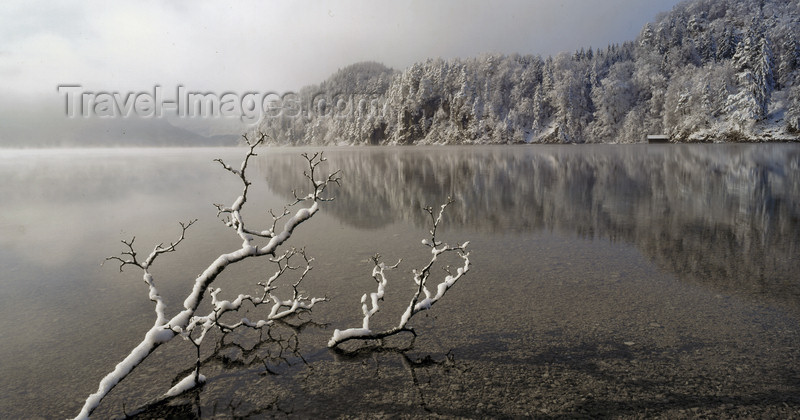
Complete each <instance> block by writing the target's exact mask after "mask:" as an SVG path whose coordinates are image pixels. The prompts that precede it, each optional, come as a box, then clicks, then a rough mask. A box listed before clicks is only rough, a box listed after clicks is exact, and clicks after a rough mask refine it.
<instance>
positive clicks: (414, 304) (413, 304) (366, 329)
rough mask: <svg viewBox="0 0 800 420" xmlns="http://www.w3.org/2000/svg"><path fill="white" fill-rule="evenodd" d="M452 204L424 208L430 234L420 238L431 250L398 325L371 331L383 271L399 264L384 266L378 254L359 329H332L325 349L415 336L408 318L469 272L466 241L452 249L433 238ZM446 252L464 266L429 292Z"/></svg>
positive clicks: (381, 294) (381, 290) (415, 274)
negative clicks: (434, 271) (430, 281)
mask: <svg viewBox="0 0 800 420" xmlns="http://www.w3.org/2000/svg"><path fill="white" fill-rule="evenodd" d="M452 203H453V201H452V200H450V199H448V201H447V203H445V204H443V205H442V206H441V207H440V209H439V212H438V214H437V213H436V212H435V211H434V209H433V208H432V207H426V208H424V210H425V211H426V212H427V213H428V214H429V215H430V218H431V229H430V231H429V233H430V239H428V238H425V239H423V240H422V244H423V245H424V246H426V247H429V248H430V250H431V251H430V252H431V259H430V261H428V263H427V264H426V265H425V266H424V267H423V268H422V269H420V270H416V269H414V270H412V274H413V279H414V283H415V284H416V285H417V288H416V290H415V292H414V294H413V296H412V297H411V301H410V302H409V304H408V306H407V307H406V310H405V312H403V314H402V315H401V316H400V321H399V322H398V324H397V325H396V326H394V327H392V328H390V329H387V330H384V331H373V330H372V329H370V326H369V321H370V318H371V317H372V316H373V315H375V313H377V312H378V311H379V310H380V306H379V303H380V302H381V301H382V300H383V297H384V294H385V291H386V284H387V279H386V276H385V271H386V269H394V268H397V266H398V265H399V264H400V262H399V261H398V262H397V264H395V265H392V266H387V265H386V264H384V263H382V262H380V260H379V255H375V257H373V261H374V262H375V267H374V268H373V269H372V277H373V278H375V281H376V282H377V283H378V290H377V291H376V292H373V293H370V294H369V295H367V294H364V295H363V296H362V297H361V310H362V313H363V314H364V318H363V322H362V326H361V327H360V328H348V329H346V330H339V329H337V330H335V331H334V332H333V336H332V337H331V338H330V340H329V341H328V347H330V348H336V347H337V346H339V345H340V344H342V343H344V342H346V341H350V340H377V339H382V338H385V337H389V336H391V335H395V334H398V333H400V332H404V331H405V332H410V333H412V334H414V335H415V336H416V332H415V331H414V330H413V329H412V328H410V327H409V326H408V322H409V321H410V320H411V318H412V317H413V316H414V315H416V314H417V313H419V312H422V311H425V310H428V309H430V308H431V307H432V306H433V305H434V304H435V303H436V302H438V301H439V300H440V299H441V298H442V297H444V295H445V293H447V291H448V290H450V288H451V287H453V285H455V283H456V282H457V281H458V280H459V279H460V278H461V277H463V276H464V275H465V274H466V273H467V271H469V267H470V262H469V252H467V246H468V245H469V242H464V243H463V244H460V245H456V246H451V245H448V244H446V243H444V242H441V241H439V240H438V239H437V238H436V230H437V228H438V227H439V224H440V223H441V222H442V216H443V214H444V212H445V210H446V209H447V207H448V206H449V205H450V204H452ZM446 253H456V254H458V256H459V257H460V258H461V259H462V260H463V266H460V267H458V268H457V269H456V271H455V273H453V272H450V271H449V270H447V269H446V271H447V275H446V276H445V278H444V280H443V281H442V282H441V283H439V284H438V285H437V286H436V289H435V292H432V291H431V290H430V289H428V279H429V277H430V275H431V269H432V268H433V267H434V265H435V264H436V262H437V260H438V259H439V257H440V256H441V255H443V254H446ZM423 295H424V297H423Z"/></svg>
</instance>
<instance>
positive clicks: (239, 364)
mask: <svg viewBox="0 0 800 420" xmlns="http://www.w3.org/2000/svg"><path fill="white" fill-rule="evenodd" d="M308 327H315V328H320V327H322V326H321V325H319V324H316V323H314V322H312V321H303V322H301V323H299V324H297V325H295V324H290V323H288V322H283V321H281V322H276V324H275V325H274V326H273V327H272V328H269V329H266V330H260V332H259V335H257V336H255V337H254V336H253V335H252V331H247V332H244V333H242V332H230V333H218V334H219V339H218V340H217V341H216V343H215V345H214V349H213V351H212V352H211V353H210V354H208V355H206V356H205V357H203V358H202V360H200V361H199V364H198V365H199V368H200V370H201V371H203V372H209V371H214V372H215V374H214V376H215V379H214V381H215V382H219V380H220V378H222V377H226V376H227V377H230V378H232V379H234V380H236V377H237V375H241V372H242V371H252V372H257V373H258V375H259V376H277V375H281V374H283V373H285V371H288V370H289V369H290V368H291V367H292V366H294V365H298V364H304V365H305V364H307V363H306V360H305V359H304V358H303V355H302V354H301V353H300V341H299V338H298V336H299V335H300V334H302V332H303V330H304V329H306V328H308ZM215 333H217V332H215ZM194 370H195V367H194V366H192V367H191V368H188V369H186V370H184V371H182V372H180V373H179V374H178V375H177V376H176V377H175V379H174V380H173V382H174V383H177V382H178V381H180V380H181V379H183V378H185V377H186V376H187V375H189V374H191V373H192V372H194ZM223 388H224V387H223ZM203 391H204V388H203V387H198V388H196V389H193V390H190V391H189V392H186V393H182V394H180V395H177V396H175V397H170V398H163V399H162V398H160V399H158V400H156V401H154V402H152V403H149V404H146V405H144V406H142V407H140V408H138V409H136V410H133V411H129V412H127V413H126V418H204V417H208V416H209V415H210V416H212V417H213V416H215V415H219V414H222V413H229V414H230V416H231V417H239V418H247V417H250V416H255V415H258V414H262V413H265V412H270V413H276V414H283V415H287V414H290V412H287V411H285V410H286V408H285V407H283V405H285V401H281V399H282V397H285V395H282V394H276V395H269V398H259V399H257V403H256V404H253V401H246V402H245V401H244V400H237V398H236V395H227V396H225V397H220V396H219V395H216V394H217V393H219V389H217V390H213V391H210V392H208V394H209V395H206V393H204V392H203ZM220 398H222V399H223V400H226V401H224V402H226V403H227V404H222V405H220V404H219V401H218V400H219V399H220ZM209 402H214V405H213V407H212V410H211V411H213V412H211V413H209V410H208V409H207V406H208V404H209ZM282 403H284V404H283V405H282ZM204 407H206V408H204ZM246 410H250V412H246Z"/></svg>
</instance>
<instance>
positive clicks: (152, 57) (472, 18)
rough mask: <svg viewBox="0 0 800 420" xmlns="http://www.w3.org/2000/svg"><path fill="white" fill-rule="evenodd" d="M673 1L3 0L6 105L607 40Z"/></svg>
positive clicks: (275, 87) (295, 78)
mask: <svg viewBox="0 0 800 420" xmlns="http://www.w3.org/2000/svg"><path fill="white" fill-rule="evenodd" d="M677 2H678V0H560V1H553V0H530V1H527V0H505V1H500V2H495V1H488V0H480V1H479V0H439V1H435V2H430V1H423V0H404V1H387V0H375V1H368V0H342V1H303V2H260V1H255V0H250V1H237V2H235V3H231V2H212V1H201V2H157V1H142V2H132V1H131V2H102V1H98V0H90V1H78V0H68V1H65V2H57V3H56V4H52V3H51V2H49V1H47V0H6V1H5V2H4V5H3V9H4V10H3V13H2V14H0V76H2V77H0V91H3V92H4V95H3V97H2V98H0V106H6V107H7V106H8V105H7V104H14V103H17V104H19V103H23V102H25V103H28V102H31V101H35V100H37V99H40V100H43V101H49V103H50V105H52V104H53V103H60V102H61V101H62V99H63V98H61V97H60V96H59V94H58V92H57V89H56V87H57V86H58V85H59V84H80V85H82V86H84V87H85V88H86V89H90V90H105V91H119V92H127V91H142V90H150V89H152V87H153V86H154V85H155V84H159V85H161V86H163V87H165V88H167V89H170V88H174V87H175V86H177V85H183V86H185V87H186V88H188V89H190V90H196V91H197V90H207V91H217V92H220V91H234V92H240V93H241V92H247V91H257V92H262V93H264V92H268V91H275V92H286V91H290V90H296V89H299V88H300V87H302V86H303V85H306V84H310V83H318V82H320V81H322V80H324V79H325V78H327V77H328V76H329V75H330V74H332V73H333V72H335V71H336V70H337V69H339V68H341V67H344V66H346V65H348V64H351V63H353V62H357V61H365V60H373V61H380V62H383V63H385V64H387V65H389V66H391V67H394V68H398V69H402V68H405V67H407V66H409V65H411V64H413V63H414V62H416V61H424V60H425V59H426V58H429V57H443V58H452V57H468V56H474V55H478V54H481V53H484V52H493V53H506V54H508V53H514V52H518V53H521V54H528V53H531V54H543V55H549V54H556V53H557V52H559V51H562V50H574V49H577V48H580V47H582V46H594V47H604V46H605V45H607V44H608V43H612V42H622V41H624V40H629V39H633V38H634V37H635V36H636V35H637V34H638V32H639V29H640V28H641V27H642V25H643V24H644V23H645V22H647V21H650V20H652V19H653V17H654V16H655V15H656V13H658V12H660V11H664V10H666V9H668V8H671V7H672V5H674V4H675V3H677ZM32 112H33V111H32ZM5 117H6V118H7V117H8V116H7V115H6V116H5ZM2 118H3V116H2V115H0V119H2ZM0 130H2V128H0ZM0 134H2V133H0Z"/></svg>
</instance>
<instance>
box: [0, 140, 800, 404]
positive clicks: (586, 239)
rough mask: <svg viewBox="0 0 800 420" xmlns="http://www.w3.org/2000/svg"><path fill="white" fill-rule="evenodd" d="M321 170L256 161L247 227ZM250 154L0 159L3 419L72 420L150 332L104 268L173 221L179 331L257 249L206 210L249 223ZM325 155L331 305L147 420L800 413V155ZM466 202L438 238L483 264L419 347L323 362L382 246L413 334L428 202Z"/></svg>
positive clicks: (169, 292) (254, 266)
mask: <svg viewBox="0 0 800 420" xmlns="http://www.w3.org/2000/svg"><path fill="white" fill-rule="evenodd" d="M302 151H303V150H299V149H264V150H262V151H260V152H259V155H260V156H259V157H258V158H256V160H255V161H254V162H253V165H252V166H251V168H250V174H251V177H252V180H253V181H254V186H253V191H252V193H251V197H250V198H251V199H250V200H249V201H248V204H247V206H248V207H247V211H246V213H245V216H246V217H248V220H250V221H252V222H251V223H254V224H255V223H262V224H263V223H266V222H267V221H268V220H269V216H268V213H266V210H267V209H269V208H274V209H276V210H280V209H281V208H282V205H283V203H285V202H287V201H290V199H291V197H292V193H291V191H292V189H293V188H298V187H300V188H302V187H303V186H304V185H303V174H302V171H303V161H302V158H300V157H299V154H300V153H301V152H302ZM243 154H244V150H243V149H141V150H139V149H129V150H124V149H119V150H117V149H109V150H23V151H9V150H7V151H0V179H2V183H0V337H2V341H1V342H0V417H2V418H65V417H68V416H74V415H75V414H77V412H78V411H79V409H80V406H81V405H82V402H83V400H84V399H85V398H86V396H87V395H88V394H90V393H91V392H94V391H95V390H96V388H97V384H98V381H99V380H100V379H101V378H102V377H103V376H104V375H105V374H106V373H108V372H109V371H110V370H112V369H113V367H114V365H115V364H116V363H117V362H119V361H120V360H122V358H123V357H124V356H125V355H126V354H127V353H128V352H129V351H130V349H131V348H133V347H134V346H135V345H136V344H137V343H138V342H139V341H140V340H141V338H142V335H143V333H144V332H145V331H146V330H147V329H148V328H149V326H150V325H152V322H153V321H154V312H153V306H152V303H151V302H150V301H149V300H148V298H147V291H146V287H145V285H144V284H143V283H142V281H141V275H140V273H139V272H136V271H135V270H130V269H126V270H125V272H123V273H119V270H118V266H117V265H115V264H111V263H106V264H103V265H101V263H102V262H103V260H104V258H105V257H107V256H110V255H115V254H118V253H119V252H120V251H122V250H123V245H122V244H121V243H120V240H129V239H130V238H131V237H134V236H135V237H136V240H135V244H136V245H137V250H138V251H139V252H140V253H141V254H146V253H147V252H149V250H150V249H152V247H153V246H154V245H156V244H158V243H161V242H165V243H169V242H170V241H172V240H174V239H175V238H176V237H177V235H178V234H179V232H180V231H179V227H178V222H179V221H186V220H190V219H194V218H197V219H199V221H198V222H197V224H196V225H194V226H193V227H192V228H191V229H190V230H189V231H188V233H187V239H186V241H185V242H184V243H182V244H181V247H180V248H179V249H178V251H177V252H175V253H172V254H168V255H164V256H162V257H160V259H159V261H158V262H157V263H156V266H155V267H154V268H153V273H154V275H155V278H156V281H157V283H158V285H159V290H160V291H161V292H162V294H163V295H164V297H165V299H166V300H167V302H168V304H169V305H170V306H169V309H168V311H169V312H170V313H175V311H177V309H176V308H177V307H178V306H180V304H181V302H182V300H183V297H184V296H186V294H187V292H188V290H189V289H190V288H191V285H192V283H193V280H194V278H195V276H196V275H197V274H199V273H200V272H201V271H202V270H203V269H204V268H205V267H206V266H207V265H208V264H209V263H210V262H211V261H213V259H214V258H215V257H216V256H217V255H219V254H220V253H222V252H227V251H229V250H233V249H236V248H237V247H238V246H239V240H238V239H237V237H236V236H235V234H234V233H233V232H232V231H230V230H229V229H228V228H226V227H225V226H224V225H223V224H222V223H221V222H220V221H219V220H218V219H217V217H216V209H215V208H214V207H213V206H212V203H231V201H232V200H233V199H234V198H235V197H236V195H238V193H239V191H240V190H241V186H240V185H239V184H238V183H237V179H236V178H235V177H233V176H232V175H231V174H229V173H227V172H225V171H224V170H222V168H221V167H220V166H219V165H218V164H216V163H214V162H212V159H213V158H217V157H221V158H223V159H224V160H225V161H226V162H228V163H231V164H233V163H237V162H238V160H239V159H240V158H241V157H242V156H243ZM325 154H326V156H327V157H328V159H329V161H328V165H329V167H331V168H335V169H340V170H341V171H342V185H341V187H339V188H336V189H334V190H333V191H332V192H333V195H334V196H335V197H336V199H335V200H334V201H332V202H329V203H324V204H323V208H322V211H321V212H320V213H319V214H318V215H316V216H314V218H313V219H311V220H310V221H308V222H307V223H306V224H304V225H302V226H301V227H300V228H299V229H298V231H297V232H296V235H295V236H293V238H292V240H291V245H292V246H297V247H302V246H305V248H306V250H307V252H308V254H309V255H310V256H312V257H314V258H315V262H314V266H315V267H314V270H313V271H312V272H311V274H310V276H309V278H307V279H306V281H305V282H304V290H305V291H307V292H308V293H309V294H311V295H313V296H327V297H328V298H330V301H329V302H325V303H322V304H320V305H319V306H318V307H316V308H315V309H314V311H313V313H312V314H311V315H310V316H309V315H304V316H302V317H301V319H300V320H298V321H296V322H294V324H295V325H297V324H301V321H302V322H303V323H302V324H301V327H296V328H293V327H291V326H287V325H277V326H276V327H275V328H274V329H273V330H272V335H271V337H269V338H268V337H265V336H261V337H259V335H258V333H252V332H248V333H243V334H236V335H233V336H229V337H225V338H219V339H214V340H211V339H209V340H207V343H206V344H205V345H204V347H203V358H204V360H205V362H204V367H203V372H204V373H205V374H206V375H207V376H208V377H209V383H208V384H207V385H206V386H205V387H204V388H203V389H202V390H201V391H199V392H194V393H191V395H189V396H186V397H182V398H178V399H176V400H174V401H172V402H171V405H170V406H169V407H164V406H161V407H155V408H151V411H149V413H150V414H151V415H153V416H165V415H167V414H169V413H172V415H176V416H185V415H187V413H198V412H199V413H200V415H201V416H202V417H213V416H215V415H219V416H222V417H225V416H230V417H233V416H247V415H254V416H270V415H275V416H280V417H283V416H297V417H313V416H324V417H335V416H338V415H343V414H357V415H363V416H378V415H381V414H392V413H404V414H407V415H410V416H430V415H442V416H495V417H507V416H531V415H538V416H545V417H547V416H559V415H567V414H575V413H578V414H580V413H583V414H588V415H592V416H598V415H631V416H637V415H666V416H682V415H688V414H692V413H694V414H697V413H698V412H699V413H711V414H717V415H719V414H727V415H731V414H733V415H747V413H751V414H752V413H756V414H759V413H760V414H765V415H769V416H772V415H776V416H783V415H785V414H794V415H797V414H798V413H799V412H800V397H798V396H800V323H798V317H800V266H799V265H798V257H799V256H800V168H799V167H800V147H799V146H797V145H791V144H775V145H683V146H678V145H631V146H611V145H605V146H601V145H598V146H580V147H576V146H537V147H517V146H509V147H466V148H461V147H441V148H439V147H431V148H425V147H421V148H341V149H326V150H325ZM448 196H451V197H453V198H454V199H455V200H456V203H455V204H454V205H453V206H452V207H451V208H450V209H449V210H448V213H447V214H446V216H445V221H444V225H443V226H442V230H441V232H440V237H441V239H443V240H445V241H449V242H451V243H455V242H462V241H466V240H469V241H470V246H469V247H470V250H471V258H470V259H471V260H472V263H473V267H472V270H471V271H470V272H469V274H468V275H467V276H466V277H465V278H463V279H462V280H461V281H459V283H458V284H457V285H456V287H454V288H453V289H452V290H451V291H450V292H449V293H448V295H447V296H446V297H445V299H444V300H443V301H442V302H440V303H439V304H438V305H436V306H435V307H434V308H433V309H432V310H431V311H429V312H428V313H422V314H420V315H418V317H415V318H414V319H413V321H412V324H413V325H414V326H415V328H416V329H417V331H418V332H419V337H418V338H417V339H416V341H415V342H414V343H413V344H414V346H413V348H412V349H411V350H408V351H404V352H400V351H373V352H360V353H357V354H355V355H342V354H339V353H335V352H332V351H329V350H327V349H326V348H325V343H326V341H327V339H328V338H329V337H330V335H331V333H332V331H333V329H335V328H340V329H341V328H347V327H355V326H359V325H360V315H361V309H360V304H359V300H360V297H361V294H362V293H365V292H370V291H374V287H375V283H374V280H373V279H372V278H371V276H370V273H371V262H370V261H369V257H370V256H372V255H373V254H375V253H376V252H378V253H380V254H381V255H382V256H384V258H385V260H386V261H387V262H388V261H391V262H394V261H396V260H397V259H399V258H402V259H403V261H402V263H401V265H400V267H399V268H398V269H397V270H395V271H393V272H391V273H390V276H389V281H390V283H389V286H388V289H387V296H386V303H385V305H384V306H383V307H382V309H381V312H380V313H379V314H378V315H376V316H375V318H374V320H373V325H374V326H376V327H377V326H381V325H383V326H388V325H391V324H393V323H395V322H396V320H397V319H398V318H399V314H400V313H401V311H402V307H403V305H405V304H406V303H407V302H408V299H409V298H410V291H411V290H412V288H413V283H412V280H411V274H410V270H411V269H412V268H414V267H420V266H421V265H422V264H424V263H425V261H426V248H425V247H423V246H422V245H420V240H421V239H422V238H424V237H425V236H426V233H425V232H426V229H427V226H426V223H427V219H426V217H425V213H423V212H422V211H421V210H420V207H421V206H422V205H437V204H439V203H442V202H443V201H444V200H446V198H447V197H448ZM272 271H273V267H272V265H271V264H270V263H269V262H268V261H266V260H259V259H256V260H250V261H247V262H246V263H243V264H239V265H237V266H235V267H232V268H231V269H229V270H226V272H225V274H224V275H223V277H222V278H220V279H219V280H218V282H217V283H215V285H216V286H218V287H222V289H223V291H224V292H229V294H228V295H225V293H224V292H223V296H224V297H227V298H229V299H230V298H232V297H234V296H235V294H238V293H241V292H247V293H255V292H257V288H256V287H255V286H254V284H255V283H257V282H258V281H262V280H264V279H265V278H267V277H269V275H270V274H271V273H272ZM436 273H437V274H436V275H437V276H438V275H441V276H443V275H445V273H444V272H443V271H437V272H436ZM282 291H283V292H284V293H288V292H286V291H285V290H282ZM248 316H251V317H257V315H254V314H249V315H248ZM306 321H309V322H306ZM409 341H410V340H409V337H406V336H401V337H398V338H397V339H396V340H394V341H392V342H390V343H388V344H389V345H392V346H395V347H402V346H405V345H407V344H408V342H409ZM193 353H194V348H193V347H192V346H191V345H189V344H187V343H185V342H181V340H179V339H176V340H173V342H171V343H169V344H168V345H166V346H162V347H161V348H159V349H158V350H157V351H156V352H155V353H154V354H153V355H151V357H150V358H149V359H148V360H147V361H146V362H145V363H144V364H143V365H142V366H141V367H140V368H139V369H137V370H136V371H135V372H134V373H133V374H132V375H131V376H130V377H129V378H128V379H126V381H125V382H123V383H122V384H121V385H120V386H118V387H117V389H115V390H114V392H112V394H111V395H109V397H108V398H107V400H106V401H104V403H103V404H102V405H101V407H100V408H99V409H98V411H97V412H96V414H97V418H107V417H112V416H119V415H122V414H123V413H124V412H126V410H127V411H130V410H133V409H135V408H137V407H140V406H142V405H144V404H146V403H148V402H151V401H153V400H154V399H156V398H157V397H158V396H159V395H160V394H161V393H163V392H165V391H166V390H167V389H168V388H169V387H170V386H171V384H172V383H173V381H174V380H176V379H180V377H181V375H182V374H185V372H186V370H187V369H191V368H192V364H193V356H192V355H193ZM153 413H155V414H153ZM165 413H167V414H165ZM687 413H688V414H687ZM145 417H146V416H145Z"/></svg>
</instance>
